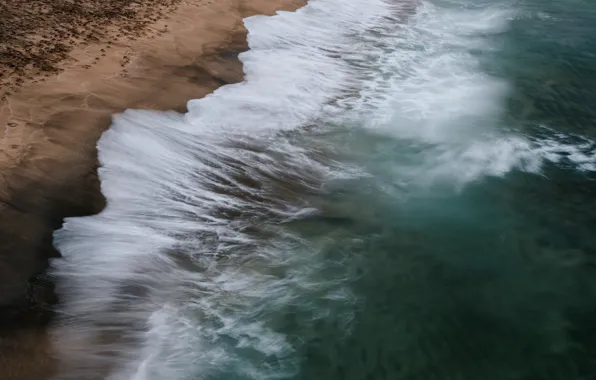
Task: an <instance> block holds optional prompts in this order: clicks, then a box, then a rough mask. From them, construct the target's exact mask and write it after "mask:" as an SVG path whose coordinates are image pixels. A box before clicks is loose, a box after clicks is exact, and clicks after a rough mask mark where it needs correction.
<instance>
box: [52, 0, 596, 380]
mask: <svg viewBox="0 0 596 380" xmlns="http://www.w3.org/2000/svg"><path fill="white" fill-rule="evenodd" d="M246 26H247V28H248V30H249V44H250V47H251V50H250V51H249V52H247V53H243V54H242V55H241V59H242V61H243V63H244V67H245V73H246V81H245V82H244V83H242V84H237V85H230V86H225V87H223V88H221V89H220V90H218V91H216V92H215V93H214V94H212V95H210V96H208V97H206V98H205V99H199V100H191V101H190V102H189V107H188V108H189V112H188V113H187V114H185V115H181V114H176V113H157V112H143V111H126V112H125V113H124V114H122V115H119V116H118V117H116V118H115V120H114V123H113V125H112V127H111V128H110V130H109V131H108V132H107V133H106V134H105V135H104V136H103V137H102V140H101V141H100V143H99V146H98V148H99V152H100V161H101V163H102V169H101V170H100V177H101V180H102V191H103V193H104V194H105V195H106V198H107V199H108V207H107V208H106V210H105V211H103V212H102V213H101V214H99V215H96V216H92V217H87V218H72V219H68V220H67V221H66V222H65V224H64V226H63V228H62V229H61V230H59V231H57V232H56V233H55V245H56V247H57V248H58V249H59V250H60V251H61V253H62V254H63V256H64V259H61V260H56V261H55V262H54V264H53V274H54V275H55V276H56V278H57V279H58V288H57V289H58V292H59V293H60V294H61V299H62V300H63V301H64V302H63V304H62V305H61V308H62V309H61V310H59V312H61V315H63V318H62V320H61V321H60V323H59V324H58V326H57V328H56V331H57V333H56V339H58V342H60V340H61V339H65V340H66V342H67V343H68V344H62V345H60V347H63V350H64V361H65V363H66V367H65V368H66V369H65V370H64V371H63V372H62V373H61V374H60V375H59V376H58V378H59V379H82V378H95V377H93V376H97V373H105V374H106V375H105V376H103V377H102V378H105V379H109V380H125V379H135V380H164V379H167V380H199V379H200V380H241V379H242V380H244V379H251V380H252V379H254V380H266V379H295V380H307V379H308V380H344V379H345V380H382V379H388V380H588V379H596V235H594V229H595V227H596V186H595V184H596V182H595V180H596V40H595V39H594V36H596V7H594V4H593V3H591V2H590V0H569V1H566V2H562V1H546V0H518V1H512V0H511V1H510V0H496V1H488V0H428V1H406V0H349V1H348V0H312V1H310V2H309V4H308V5H307V6H306V7H304V8H303V9H301V10H299V11H297V12H296V13H281V14H279V15H277V16H275V17H272V18H267V17H255V18H250V19H247V20H246ZM272 63H275V64H272ZM282 68H283V70H282ZM106 334H107V335H106ZM106 336H107V337H108V338H109V339H106ZM73 337H75V338H76V339H80V344H72V341H73ZM72 347H74V348H75V349H74V352H73V350H72ZM73 358H74V359H73ZM100 369H101V370H100ZM98 371H101V372H98Z"/></svg>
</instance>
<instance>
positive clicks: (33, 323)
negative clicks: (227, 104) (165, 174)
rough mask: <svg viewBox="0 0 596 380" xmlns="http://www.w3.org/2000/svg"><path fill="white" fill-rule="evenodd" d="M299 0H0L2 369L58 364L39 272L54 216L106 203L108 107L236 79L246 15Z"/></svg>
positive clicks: (28, 372)
mask: <svg viewBox="0 0 596 380" xmlns="http://www.w3.org/2000/svg"><path fill="white" fill-rule="evenodd" d="M304 2H305V1H304V0H187V1H181V0H143V1H142V2H141V1H137V2H135V1H131V0H106V1H104V0H83V1H78V2H76V4H78V5H76V6H75V3H74V2H72V1H66V0H43V1H37V0H33V1H32V0H8V2H3V3H2V4H1V5H0V18H2V20H3V22H4V21H5V20H11V21H10V27H7V26H6V25H8V24H9V23H8V22H5V23H4V24H3V25H2V27H0V84H1V86H0V96H2V100H0V173H1V174H2V175H1V177H0V278H1V279H2V284H1V287H0V379H2V380H17V379H19V380H25V379H36V380H39V379H44V378H48V377H49V376H50V375H51V374H52V371H53V369H54V367H55V362H54V361H53V360H52V359H51V354H50V353H51V342H49V341H48V338H47V336H46V332H45V329H44V328H43V327H44V325H45V324H46V322H47V321H48V320H49V318H50V317H51V314H50V309H51V308H50V305H51V304H52V303H53V302H55V297H54V295H53V292H52V287H51V281H48V280H47V279H46V278H45V277H44V275H43V271H44V269H45V268H46V266H47V262H48V258H49V257H51V256H55V255H57V252H56V251H55V250H54V249H53V247H52V244H51V239H52V231H53V230H54V229H56V228H58V227H59V226H60V224H61V221H62V219H63V218H64V217H67V216H74V215H88V214H92V213H96V212H98V211H100V210H101V209H102V207H103V205H104V199H103V197H102V195H101V193H100V192H99V183H98V180H97V173H96V169H97V151H96V143H97V140H98V138H99V137H100V135H101V133H102V132H103V131H105V130H106V128H108V127H109V124H110V117H111V115H112V114H114V113H117V112H120V111H122V110H124V109H126V108H149V109H158V110H168V109H175V110H180V111H183V110H185V104H186V102H187V101H188V100H189V99H192V98H200V97H203V96H205V95H206V94H208V93H209V92H211V91H213V90H214V89H216V88H217V87H219V86H221V85H223V84H226V83H233V82H238V81H240V80H242V67H241V64H240V62H239V61H238V59H237V54H238V53H239V52H241V51H243V50H245V49H246V39H245V37H246V30H245V29H244V27H243V25H242V19H243V18H244V17H247V16H250V15H253V14H272V13H274V12H275V11H276V10H279V9H286V10H293V9H295V8H297V7H299V6H301V5H303V4H304ZM94 4H101V7H99V6H95V7H94ZM141 4H142V5H141ZM81 7H82V8H81ZM15 20H16V21H15Z"/></svg>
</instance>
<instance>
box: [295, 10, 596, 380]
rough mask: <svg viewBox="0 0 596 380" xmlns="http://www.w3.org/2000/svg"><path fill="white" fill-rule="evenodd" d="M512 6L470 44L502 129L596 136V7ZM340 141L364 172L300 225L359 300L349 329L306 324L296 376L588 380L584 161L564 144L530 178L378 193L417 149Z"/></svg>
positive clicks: (593, 269) (589, 240)
mask: <svg viewBox="0 0 596 380" xmlns="http://www.w3.org/2000/svg"><path fill="white" fill-rule="evenodd" d="M443 4H445V3H443ZM454 5H455V4H453V3H452V4H448V3H447V4H446V6H454ZM458 5H459V6H463V7H478V8H483V7H485V6H486V4H479V3H477V4H472V3H471V1H470V2H468V3H467V4H463V5H462V4H461V3H460V4H458ZM514 6H515V9H516V12H515V16H514V17H513V19H512V21H511V23H510V24H509V26H508V27H507V28H506V30H504V31H502V32H499V33H496V34H491V35H487V36H486V40H485V42H486V44H490V45H491V46H492V48H491V49H490V51H472V52H471V54H474V55H475V56H477V57H479V59H480V62H481V66H482V70H483V71H484V72H485V73H488V74H490V75H491V76H494V77H497V78H501V79H503V80H505V81H507V83H509V84H510V86H511V87H510V90H509V92H508V93H507V95H506V97H505V101H504V102H503V103H504V104H503V112H502V113H501V114H500V116H499V120H498V123H497V128H498V130H500V131H507V132H515V133H518V134H520V135H523V136H527V137H528V138H530V139H532V138H536V139H542V138H548V139H550V138H553V139H557V141H562V142H569V143H570V144H578V143H581V142H582V141H584V140H583V139H582V138H593V137H594V136H595V135H596V75H595V74H596V40H595V39H594V38H593V37H594V36H595V35H596V8H594V4H591V3H590V2H589V1H571V2H552V1H535V0H529V1H521V2H517V3H516V4H515V5H514ZM558 133H562V134H564V135H557V134H558ZM555 136H558V137H555ZM580 136H581V137H580ZM342 141H343V143H344V144H345V147H348V149H346V150H347V151H350V152H355V151H357V152H359V154H356V155H355V154H353V153H351V154H346V155H347V156H348V157H351V158H352V159H353V160H354V161H355V162H358V163H360V164H362V163H363V162H365V164H364V165H369V166H370V169H371V171H373V172H374V175H373V176H372V177H371V178H366V179H362V180H359V181H357V182H355V183H354V182H351V183H344V184H338V185H337V188H334V189H331V190H330V191H329V195H327V197H326V198H325V200H324V202H327V203H325V207H323V210H324V212H323V213H322V216H321V218H319V219H315V220H313V221H312V222H311V223H312V225H308V224H307V225H306V226H305V225H299V226H297V227H296V228H297V229H299V230H301V231H304V232H303V234H304V235H305V236H309V238H313V237H312V236H313V235H314V236H316V238H317V239H330V240H332V241H333V242H334V243H333V244H330V245H331V248H329V255H330V257H331V258H335V259H337V258H343V259H344V260H346V261H347V262H348V263H349V264H346V266H345V270H346V272H347V273H351V275H353V274H356V275H355V276H353V277H355V278H357V279H356V280H354V282H353V284H352V290H353V292H354V294H355V296H356V297H357V299H358V301H357V307H356V310H357V311H356V312H355V315H354V318H353V320H352V321H351V322H350V327H349V329H348V330H346V327H345V326H343V325H342V324H341V323H338V321H337V320H334V318H329V319H328V320H326V321H322V322H319V323H318V324H316V326H315V328H316V330H315V331H313V332H312V333H311V334H312V336H310V337H307V338H306V339H307V340H306V345H305V347H304V348H303V350H304V351H303V352H302V360H303V363H302V370H301V373H300V375H299V376H297V377H296V378H297V379H329V380H331V379H354V380H357V379H358V380H359V379H367V380H372V379H375V380H376V379H396V380H399V379H403V380H410V379H412V380H418V379H420V380H423V379H424V380H426V379H428V380H430V379H437V380H446V379H462V380H463V379H470V380H478V379H483V380H490V379H495V380H506V379H524V380H538V379H565V380H579V379H594V378H596V327H595V326H596V324H595V322H596V237H595V235H594V228H595V227H596V186H595V182H594V179H596V176H595V175H594V173H593V172H591V171H583V170H580V169H578V166H577V165H576V163H574V162H571V161H567V160H566V159H565V155H564V154H563V158H562V159H561V160H560V161H559V162H557V163H552V162H549V163H545V164H544V166H543V167H542V169H541V171H540V173H528V172H527V171H523V170H519V169H514V170H512V171H510V172H508V173H506V174H504V175H502V176H486V177H481V178H478V179H476V180H474V181H471V182H469V183H466V185H465V186H462V187H457V188H454V187H450V186H434V187H432V188H429V187H423V188H416V189H414V190H411V189H409V188H407V187H406V188H399V187H398V188H397V189H391V190H390V191H387V188H386V186H384V183H385V182H386V181H388V177H389V176H391V175H394V174H395V172H392V171H391V170H389V169H387V167H400V166H401V165H403V162H404V161H407V160H413V161H416V160H418V159H420V155H421V153H420V152H421V151H424V149H425V148H421V147H419V146H416V145H414V144H412V143H411V142H408V141H404V140H402V139H399V138H395V139H387V138H386V136H383V137H378V136H373V135H367V134H366V133H354V134H352V135H350V136H348V137H344V140H342ZM585 149H586V152H588V153H589V152H590V151H593V149H594V145H593V144H591V143H588V144H587V147H585ZM371 156H376V157H377V158H374V159H371ZM371 161H372V162H371ZM423 170H425V169H421V172H420V173H419V176H424V175H425V172H424V171H423ZM313 239H314V238H313ZM328 244H329V243H328ZM346 257H347V258H349V259H346ZM288 318H291V316H288ZM290 331H291V330H290Z"/></svg>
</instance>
